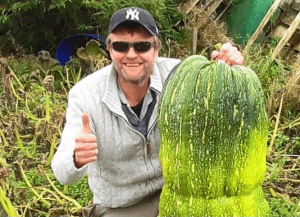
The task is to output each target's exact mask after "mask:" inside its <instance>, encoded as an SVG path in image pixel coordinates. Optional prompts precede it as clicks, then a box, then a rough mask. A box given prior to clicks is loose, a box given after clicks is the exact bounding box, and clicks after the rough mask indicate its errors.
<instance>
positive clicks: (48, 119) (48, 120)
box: [45, 91, 50, 123]
mask: <svg viewBox="0 0 300 217" xmlns="http://www.w3.org/2000/svg"><path fill="white" fill-rule="evenodd" d="M49 104H50V102H49V95H48V92H47V91H46V106H45V110H46V121H47V122H48V123H49V122H50V105H49Z"/></svg>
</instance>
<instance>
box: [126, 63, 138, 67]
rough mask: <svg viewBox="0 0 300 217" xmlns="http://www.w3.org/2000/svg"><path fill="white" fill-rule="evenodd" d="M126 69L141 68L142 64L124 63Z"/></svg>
mask: <svg viewBox="0 0 300 217" xmlns="http://www.w3.org/2000/svg"><path fill="white" fill-rule="evenodd" d="M124 65H125V66H126V67H139V66H140V65H142V63H124Z"/></svg>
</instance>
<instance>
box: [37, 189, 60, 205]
mask: <svg viewBox="0 0 300 217" xmlns="http://www.w3.org/2000/svg"><path fill="white" fill-rule="evenodd" d="M35 188H36V189H39V190H42V191H46V192H48V193H50V194H52V195H53V196H54V197H55V198H56V200H57V201H58V202H59V203H60V204H61V205H64V204H65V203H64V201H62V200H61V199H60V198H59V196H57V195H56V194H55V193H54V192H53V191H51V190H49V189H47V188H43V187H35Z"/></svg>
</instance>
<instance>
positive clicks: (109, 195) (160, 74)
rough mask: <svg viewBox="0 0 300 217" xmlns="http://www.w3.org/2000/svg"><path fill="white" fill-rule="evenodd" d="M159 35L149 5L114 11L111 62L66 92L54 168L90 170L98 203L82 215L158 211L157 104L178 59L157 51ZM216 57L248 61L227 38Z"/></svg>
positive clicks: (71, 174)
mask: <svg viewBox="0 0 300 217" xmlns="http://www.w3.org/2000/svg"><path fill="white" fill-rule="evenodd" d="M158 34H159V32H158V29H157V26H156V24H155V21H154V19H153V17H152V15H151V14H150V13H149V12H148V11H146V10H143V9H140V8H135V7H131V8H124V9H121V10H120V11H117V12H116V13H114V14H113V16H112V18H111V23H110V28H109V36H108V45H107V46H108V47H107V48H108V51H109V52H110V55H111V58H112V60H113V63H112V64H111V65H109V66H107V67H104V68H102V69H101V70H99V71H97V72H94V73H93V74H91V75H89V76H87V77H86V78H84V79H82V80H81V81H80V82H78V83H77V84H76V85H75V86H74V87H73V88H72V89H71V90H70V92H69V101H68V109H67V114H66V125H65V128H64V131H63V134H62V138H61V142H60V145H59V147H58V149H57V152H56V154H55V156H54V158H53V161H52V169H53V171H54V173H55V175H56V177H57V179H58V180H59V181H60V182H62V183H64V184H71V183H74V182H77V181H79V180H80V179H81V178H82V177H83V176H84V175H85V174H89V186H90V189H91V190H92V192H93V194H94V205H92V206H91V207H90V208H89V209H85V211H84V216H157V215H158V204H159V197H160V193H161V189H162V187H163V184H164V179H163V176H162V170H161V165H160V161H159V148H160V136H159V131H158V127H157V124H156V121H157V112H158V111H157V109H158V104H159V96H160V94H161V91H162V89H163V85H164V82H165V81H166V78H167V77H168V75H169V74H170V72H171V71H172V69H173V68H174V67H175V66H176V65H177V64H179V63H180V60H178V59H171V58H162V57H158V55H159V51H160V49H161V45H160V41H159V39H158V38H157V36H158ZM212 57H213V58H214V59H215V60H219V59H220V60H223V61H224V62H226V63H227V64H229V65H235V64H242V63H243V61H244V58H243V57H242V55H241V53H240V52H238V51H237V49H236V48H234V47H232V45H231V44H230V43H227V44H225V45H223V46H222V49H221V51H220V52H216V51H215V52H213V54H212Z"/></svg>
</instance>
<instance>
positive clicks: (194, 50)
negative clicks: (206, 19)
mask: <svg viewBox="0 0 300 217" xmlns="http://www.w3.org/2000/svg"><path fill="white" fill-rule="evenodd" d="M197 33H198V29H197V28H196V27H193V55H195V54H196V52H197V41H198V37H197Z"/></svg>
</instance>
